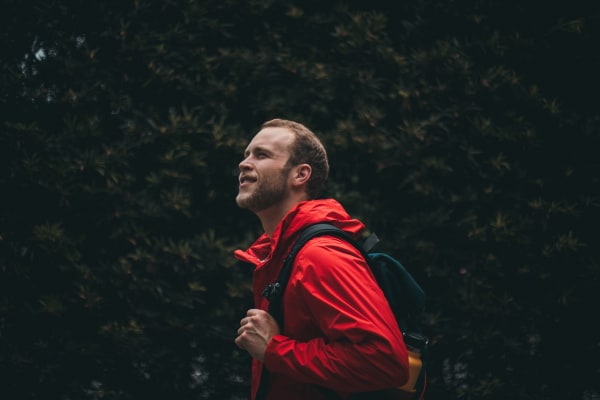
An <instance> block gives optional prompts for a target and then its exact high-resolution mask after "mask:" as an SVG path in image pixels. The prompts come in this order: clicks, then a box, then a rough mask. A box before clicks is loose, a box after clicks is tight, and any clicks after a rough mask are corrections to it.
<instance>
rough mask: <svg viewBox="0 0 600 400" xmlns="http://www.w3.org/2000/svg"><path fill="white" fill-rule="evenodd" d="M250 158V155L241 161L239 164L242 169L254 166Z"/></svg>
mask: <svg viewBox="0 0 600 400" xmlns="http://www.w3.org/2000/svg"><path fill="white" fill-rule="evenodd" d="M249 158H250V156H248V157H246V158H244V159H243V160H242V161H240V163H239V164H238V167H239V169H240V171H245V170H248V169H250V168H252V164H250V162H249V161H248V159H249Z"/></svg>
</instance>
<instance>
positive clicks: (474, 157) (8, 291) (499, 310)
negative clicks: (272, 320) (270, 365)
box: [0, 0, 600, 400]
mask: <svg viewBox="0 0 600 400" xmlns="http://www.w3.org/2000/svg"><path fill="white" fill-rule="evenodd" d="M597 4H598V2H593V1H590V2H579V1H568V2H558V4H556V2H535V1H504V0H488V1H483V0H482V1H466V0H463V1H439V0H437V1H434V0H431V1H426V0H410V1H403V2H395V1H381V0H371V1H348V2H343V1H288V0H284V1H276V0H249V1H245V0H219V1H216V0H215V1H211V0H207V1H194V0H187V1H185V0H177V1H176V0H172V1H169V0H161V1H154V0H152V1H150V0H148V1H144V0H123V1H113V2H108V1H106V2H101V1H58V0H46V1H35V0H30V1H23V0H7V1H4V2H3V11H2V13H1V16H0V27H1V28H0V45H1V49H2V52H1V56H0V65H1V68H0V113H1V123H2V126H1V130H0V210H1V212H0V397H1V398H2V399H7V400H9V399H10V400H13V399H15V400H16V399H32V400H33V399H43V400H53V399H56V400H71V399H115V400H142V399H144V400H145V399H154V398H156V399H176V400H184V399H186V400H188V399H208V398H210V399H242V398H245V397H246V396H247V393H248V373H249V371H248V366H249V358H248V356H247V354H245V353H243V352H240V351H238V349H237V348H236V347H235V345H234V344H233V339H234V337H235V331H236V329H237V325H238V321H239V319H240V318H241V316H242V315H243V314H244V313H245V310H246V308H247V307H249V306H250V302H249V296H248V295H249V283H250V271H247V270H244V269H243V268H240V267H239V266H237V265H236V263H235V262H234V260H233V258H232V256H231V253H232V251H233V249H235V248H238V247H244V246H247V245H249V244H250V243H251V241H252V240H253V238H254V237H255V236H256V235H257V234H259V232H260V226H259V222H258V220H257V219H256V218H255V217H254V216H253V215H251V214H250V213H248V212H246V211H243V210H239V209H237V207H236V205H235V202H234V197H235V194H236V192H237V164H238V162H239V161H240V159H241V154H242V152H243V149H244V147H245V146H246V144H247V141H248V140H249V139H250V138H251V137H252V136H253V134H254V133H256V132H257V130H258V128H259V126H260V124H261V123H262V122H263V121H265V120H267V119H271V118H274V117H281V118H287V119H294V120H298V121H300V122H303V123H305V124H306V125H308V126H309V127H311V128H312V129H313V130H314V131H315V132H317V133H318V134H319V135H320V136H321V137H322V139H323V141H324V143H325V144H326V145H327V147H328V151H329V154H330V159H331V164H332V173H331V179H330V181H329V183H328V186H327V190H326V193H324V195H325V196H332V197H336V198H337V199H339V200H340V201H341V202H342V204H344V206H345V207H346V208H347V209H348V211H349V212H351V213H352V214H353V215H354V216H356V217H358V218H361V219H363V220H364V221H365V222H366V223H367V225H368V226H369V228H370V229H371V230H372V231H375V232H377V233H378V234H379V236H380V237H381V238H382V240H383V244H382V249H383V250H388V251H390V252H391V253H393V254H394V255H395V256H396V257H397V258H399V259H400V260H401V261H402V262H403V264H405V265H406V266H407V267H408V269H409V270H411V272H413V273H414V274H415V276H416V277H417V278H418V280H419V281H420V282H421V283H422V285H423V287H424V288H425V290H426V292H427V295H428V303H427V313H426V315H425V317H424V318H423V325H424V328H425V331H426V333H427V334H428V335H429V337H430V338H431V341H432V346H431V363H430V366H429V392H428V393H429V394H428V397H427V398H428V400H436V399H440V400H441V399H478V400H491V399H523V400H526V399H557V400H558V399H560V400H566V399H574V400H597V399H599V398H600V388H599V385H600V373H599V368H600V364H599V362H598V357H599V355H600V354H599V353H600V329H599V328H598V325H597V323H596V322H597V321H596V320H597V317H598V304H599V302H598V300H599V299H598V292H599V290H600V282H599V278H600V277H599V272H600V265H599V262H600V258H599V255H600V246H599V245H600V243H598V237H599V235H598V233H597V229H598V222H599V221H600V218H599V216H600V215H599V211H600V190H599V178H600V174H599V172H600V161H599V158H598V155H597V152H598V149H599V144H600V133H599V132H600V109H599V105H600V103H599V101H598V89H600V79H599V78H598V72H599V71H600V54H599V51H598V43H600V31H599V29H600V19H599V17H600V13H599V12H598V6H597Z"/></svg>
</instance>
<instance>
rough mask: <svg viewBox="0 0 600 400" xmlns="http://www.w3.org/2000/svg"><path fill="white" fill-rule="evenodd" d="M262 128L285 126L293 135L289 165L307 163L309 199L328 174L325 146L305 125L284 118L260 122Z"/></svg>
mask: <svg viewBox="0 0 600 400" xmlns="http://www.w3.org/2000/svg"><path fill="white" fill-rule="evenodd" d="M262 128H286V129H289V130H290V131H291V132H292V133H293V134H294V136H295V140H294V142H293V143H292V145H291V147H290V158H289V160H288V162H287V164H288V165H289V166H295V165H299V164H308V165H310V167H311V168H312V174H311V177H310V179H309V181H308V184H307V194H308V196H309V197H310V198H311V199H314V198H316V197H317V196H318V195H319V192H320V191H321V189H322V187H323V185H324V184H325V181H326V180H327V176H328V175H329V161H328V159H327V151H326V150H325V146H323V143H321V141H320V140H319V138H318V137H317V135H315V133H314V132H313V131H311V130H310V129H308V128H307V127H306V126H304V125H302V124H300V123H298V122H294V121H289V120H286V119H279V118H276V119H272V120H270V121H267V122H265V123H264V124H262Z"/></svg>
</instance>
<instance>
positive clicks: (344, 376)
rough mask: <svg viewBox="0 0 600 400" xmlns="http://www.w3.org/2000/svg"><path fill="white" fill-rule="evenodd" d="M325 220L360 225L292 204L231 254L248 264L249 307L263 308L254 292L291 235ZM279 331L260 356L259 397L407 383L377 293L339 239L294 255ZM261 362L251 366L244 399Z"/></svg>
mask: <svg viewBox="0 0 600 400" xmlns="http://www.w3.org/2000/svg"><path fill="white" fill-rule="evenodd" d="M324 221H326V222H331V223H333V224H334V225H336V226H338V227H339V228H341V229H343V230H345V231H347V232H350V233H352V234H354V235H357V234H358V233H359V232H360V231H362V230H363V229H364V225H363V224H362V223H361V222H360V221H358V220H356V219H351V218H350V216H349V215H348V213H347V212H346V211H345V210H344V209H343V207H342V206H341V205H340V204H339V203H338V202H337V201H335V200H332V199H326V200H311V201H306V202H302V203H299V204H298V205H296V206H295V207H294V208H293V209H292V210H290V212H289V213H288V214H287V215H286V217H285V218H284V219H283V220H282V221H281V222H280V223H279V225H278V226H277V228H276V229H275V232H273V236H272V238H269V237H268V236H267V235H266V234H263V235H261V236H260V237H259V238H258V239H257V240H256V241H255V242H254V243H253V244H252V245H251V246H250V248H249V249H247V250H246V251H242V250H236V251H235V257H236V258H238V259H239V260H242V261H245V262H248V263H250V264H253V265H254V266H255V270H254V277H253V290H254V302H255V307H256V308H260V309H263V310H267V309H268V307H269V304H268V300H267V299H266V298H264V297H263V296H262V295H261V292H262V291H263V289H264V288H265V286H266V285H267V284H269V283H273V282H274V281H275V280H276V279H277V277H278V275H279V270H280V268H281V266H282V264H283V259H284V258H285V256H286V255H287V254H288V252H289V250H290V249H291V246H292V245H293V243H294V241H295V240H296V238H297V236H298V233H299V231H300V230H301V229H302V228H304V227H306V226H308V225H311V224H314V223H317V222H324ZM283 314H284V316H285V318H284V327H283V329H282V334H281V335H277V336H275V337H274V338H273V339H272V340H271V342H270V343H269V345H268V346H267V351H266V354H265V360H264V367H266V368H267V370H269V372H270V386H269V389H268V392H267V399H273V400H281V399H285V400H295V399H298V400H300V399H311V400H318V399H324V398H325V394H324V393H323V391H322V389H320V388H319V386H321V387H326V388H328V389H331V390H333V391H335V392H337V393H338V394H339V396H340V397H341V398H344V397H346V396H347V394H348V393H352V392H363V391H371V390H378V389H382V388H386V387H394V386H401V385H402V384H403V383H404V382H405V381H406V380H407V378H408V356H407V352H406V347H405V345H404V341H403V339H402V334H401V333H400V331H399V329H398V326H397V324H396V321H395V319H394V316H393V314H392V312H391V310H390V308H389V306H388V304H387V301H386V300H385V297H384V295H383V292H382V291H381V289H380V288H379V286H378V285H377V283H376V282H375V279H374V277H373V275H372V273H371V271H370V269H369V267H368V265H367V264H366V262H365V260H364V259H363V257H362V256H361V255H360V252H359V251H358V250H356V249H355V248H354V247H353V246H352V245H351V244H349V243H347V242H346V241H344V240H342V239H339V238H335V237H331V236H322V237H317V238H314V239H312V240H311V241H310V243H308V244H307V245H306V246H304V247H303V248H302V249H301V250H300V252H299V253H298V255H297V256H296V259H295V262H294V266H293V270H292V274H291V277H290V280H289V282H288V285H287V288H286V290H285V294H284V297H283ZM262 368H263V364H262V363H261V362H259V361H257V360H255V359H254V360H253V362H252V384H251V394H252V396H251V398H252V399H253V400H254V399H255V398H256V393H257V390H258V386H259V383H260V379H261V373H262Z"/></svg>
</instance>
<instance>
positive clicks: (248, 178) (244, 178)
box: [240, 175, 257, 186]
mask: <svg viewBox="0 0 600 400" xmlns="http://www.w3.org/2000/svg"><path fill="white" fill-rule="evenodd" d="M256 180H257V179H256V178H255V177H251V176H246V175H244V176H240V186H243V185H247V184H250V183H253V182H256Z"/></svg>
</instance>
